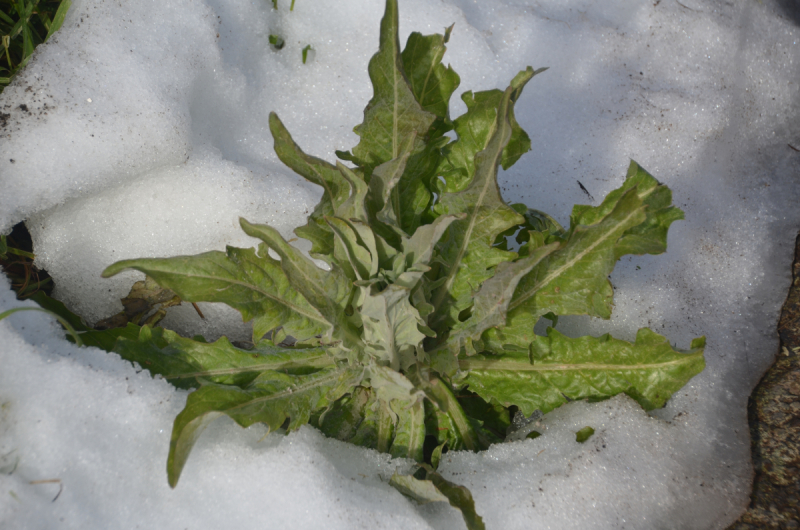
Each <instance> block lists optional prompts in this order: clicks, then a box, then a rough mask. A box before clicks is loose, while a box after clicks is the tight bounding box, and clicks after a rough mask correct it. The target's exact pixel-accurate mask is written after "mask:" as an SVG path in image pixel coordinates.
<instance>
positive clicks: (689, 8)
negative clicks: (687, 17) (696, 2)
mask: <svg viewBox="0 0 800 530" xmlns="http://www.w3.org/2000/svg"><path fill="white" fill-rule="evenodd" d="M675 3H677V4H678V5H679V6H681V7H682V8H684V9H688V10H689V11H694V12H695V13H697V9H692V8H691V7H689V6H685V5H683V4H681V3H680V2H679V1H678V0H675Z"/></svg>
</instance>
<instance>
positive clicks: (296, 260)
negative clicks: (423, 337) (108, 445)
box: [239, 219, 361, 347]
mask: <svg viewBox="0 0 800 530" xmlns="http://www.w3.org/2000/svg"><path fill="white" fill-rule="evenodd" d="M239 224H241V226H242V229H243V230H244V231H245V233H246V234H247V235H249V236H251V237H256V238H258V239H261V240H262V241H264V242H265V243H266V244H267V245H268V246H269V248H271V249H272V250H274V251H275V252H276V253H277V254H278V255H279V256H280V258H281V260H280V266H281V268H282V269H283V271H284V273H285V277H286V278H287V279H288V284H287V285H290V286H291V289H292V290H295V291H296V292H297V293H299V294H301V295H302V297H303V298H304V299H305V300H307V301H308V303H309V304H311V306H313V307H314V308H315V309H316V310H317V312H318V313H319V314H320V315H322V317H323V318H324V319H325V320H326V321H327V322H330V323H332V324H334V328H333V329H330V328H329V329H328V330H326V332H325V334H324V335H323V340H329V339H330V338H331V337H337V338H340V339H343V340H344V341H345V343H346V347H352V346H356V345H360V344H361V339H360V337H359V336H358V332H357V330H355V329H353V326H352V324H350V322H349V321H348V319H347V317H346V309H347V306H348V304H349V302H350V298H351V295H352V291H353V285H352V282H351V281H348V279H347V277H346V276H345V274H344V273H343V272H342V269H341V267H339V265H338V264H337V263H336V262H334V263H332V265H331V270H330V271H324V270H322V269H320V268H319V267H318V266H317V265H316V264H315V263H314V262H313V261H311V260H310V259H309V258H308V257H306V256H305V255H304V254H303V253H302V252H300V251H299V250H297V249H296V248H295V247H293V246H291V245H290V244H289V243H287V242H286V240H284V239H283V236H281V235H280V233H279V232H278V231H277V230H275V229H274V228H272V227H270V226H267V225H254V224H250V223H248V222H247V221H246V220H244V219H240V220H239ZM284 327H286V326H285V325H284ZM287 333H288V330H287Z"/></svg>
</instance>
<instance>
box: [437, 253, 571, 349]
mask: <svg viewBox="0 0 800 530" xmlns="http://www.w3.org/2000/svg"><path fill="white" fill-rule="evenodd" d="M558 246H559V245H558V243H553V244H550V245H547V246H545V247H540V248H538V249H536V250H535V251H534V252H533V254H531V255H530V256H527V257H525V258H521V259H519V260H517V261H505V262H503V263H500V264H499V265H498V266H497V268H496V270H495V271H494V276H492V277H491V278H489V279H488V280H486V281H485V282H483V284H482V285H481V288H480V289H479V290H478V292H477V293H475V295H474V297H473V300H474V305H473V306H472V311H471V315H470V316H469V318H467V319H466V320H464V321H463V322H458V323H457V324H456V325H455V326H453V328H452V330H451V331H450V336H449V337H448V340H447V345H448V347H449V348H450V349H455V348H458V352H460V351H461V348H462V347H464V348H466V353H467V355H472V354H474V353H478V352H476V351H475V350H474V348H473V347H472V344H473V343H474V342H475V341H478V340H479V339H480V336H481V334H482V333H483V332H484V331H486V330H487V329H489V328H495V327H498V326H504V325H505V323H506V311H507V308H508V304H509V303H510V302H511V298H512V296H513V295H514V291H515V290H516V288H517V284H518V283H519V281H520V279H521V278H522V277H523V276H524V275H526V274H528V272H530V270H531V269H532V268H533V267H535V266H536V265H538V264H539V262H540V261H542V260H543V259H544V258H545V257H546V256H547V255H549V254H550V253H552V252H553V251H554V250H556V249H557V248H558Z"/></svg>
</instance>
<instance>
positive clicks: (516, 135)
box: [438, 67, 546, 193]
mask: <svg viewBox="0 0 800 530" xmlns="http://www.w3.org/2000/svg"><path fill="white" fill-rule="evenodd" d="M544 70H546V68H541V69H539V70H535V71H534V70H533V69H532V68H530V67H528V69H527V70H524V71H523V72H520V73H519V74H518V75H517V76H516V77H515V78H514V81H512V83H511V85H512V86H513V87H514V88H515V90H517V93H516V94H515V95H514V97H513V99H514V101H516V99H517V97H519V92H520V91H521V90H522V87H523V86H524V85H525V83H527V81H529V80H530V79H531V78H532V77H533V76H535V75H536V74H539V73H541V72H543V71H544ZM504 97H505V94H504V93H503V91H501V90H497V89H494V90H486V91H483V92H476V93H472V92H471V91H469V92H465V93H464V94H462V95H461V99H462V100H463V101H464V103H466V105H467V112H466V113H464V114H462V115H461V116H459V117H458V118H456V120H455V122H454V128H455V131H456V134H457V135H458V140H456V141H455V142H453V143H451V144H449V145H447V146H445V147H444V149H443V158H442V160H441V162H440V164H439V168H438V173H439V174H440V175H441V176H442V177H443V178H444V179H445V181H446V182H445V183H444V185H443V186H442V187H440V188H439V190H440V193H444V192H449V193H454V192H457V191H461V190H463V189H464V188H466V187H467V186H468V185H469V183H470V181H471V180H472V178H473V176H474V175H475V170H476V165H477V160H476V159H475V154H476V153H479V152H480V151H483V150H484V149H486V148H487V147H488V145H489V141H490V139H491V137H492V135H493V134H494V132H495V129H496V122H497V111H498V108H500V104H501V101H502V100H503V98H504ZM507 119H508V125H509V126H510V128H511V134H510V136H509V139H508V141H507V143H506V145H505V146H504V149H503V153H502V155H501V160H500V161H501V163H502V166H503V169H508V168H510V167H511V166H512V165H513V164H514V163H515V162H516V161H517V160H518V159H519V157H520V156H522V155H523V154H524V153H526V152H527V151H529V150H530V146H531V141H530V138H529V137H528V135H527V133H525V131H523V130H522V128H521V127H520V126H519V124H518V123H517V120H516V118H515V117H514V109H513V106H512V107H511V108H510V109H509V110H508V117H507Z"/></svg>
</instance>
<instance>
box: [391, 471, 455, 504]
mask: <svg viewBox="0 0 800 530" xmlns="http://www.w3.org/2000/svg"><path fill="white" fill-rule="evenodd" d="M389 485H391V486H392V487H394V488H395V489H396V490H397V491H399V492H400V493H402V494H403V495H405V496H406V497H408V498H410V499H413V500H415V501H417V502H418V503H419V504H428V503H429V502H448V501H449V499H448V498H447V497H446V496H445V495H444V493H442V492H441V491H439V490H438V489H437V488H436V486H434V485H433V482H431V481H430V480H419V479H416V478H414V477H412V476H411V475H400V474H399V473H398V472H397V471H395V472H394V474H393V475H392V478H390V479H389Z"/></svg>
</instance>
